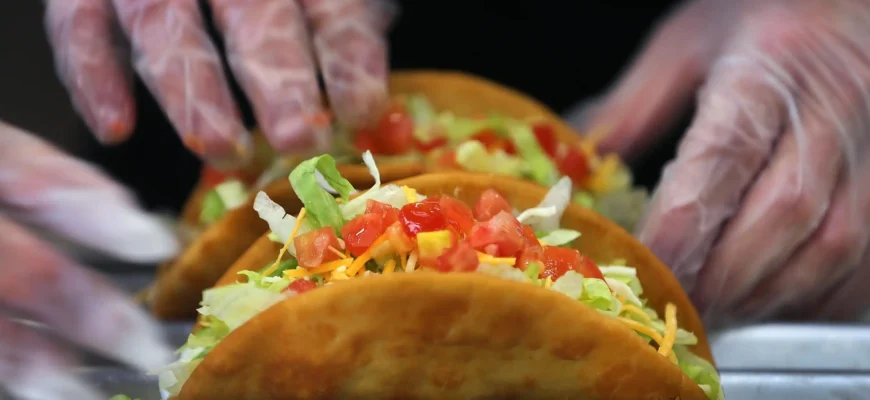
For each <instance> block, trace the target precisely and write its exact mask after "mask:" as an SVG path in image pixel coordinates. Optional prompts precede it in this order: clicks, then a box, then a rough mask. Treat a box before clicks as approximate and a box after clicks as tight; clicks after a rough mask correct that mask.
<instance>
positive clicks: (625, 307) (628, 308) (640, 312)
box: [619, 299, 652, 324]
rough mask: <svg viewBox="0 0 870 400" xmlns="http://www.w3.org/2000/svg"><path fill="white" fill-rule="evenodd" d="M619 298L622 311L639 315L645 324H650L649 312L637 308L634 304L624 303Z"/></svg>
mask: <svg viewBox="0 0 870 400" xmlns="http://www.w3.org/2000/svg"><path fill="white" fill-rule="evenodd" d="M619 300H620V302H622V303H623V304H622V311H625V312H627V313H630V314H632V315H635V316H637V317H639V318H640V319H641V320H642V322H645V323H646V324H652V319H651V318H650V317H649V314H647V313H645V312H644V311H643V310H641V309H640V308H637V306H635V305H634V304H625V302H624V301H622V299H619Z"/></svg>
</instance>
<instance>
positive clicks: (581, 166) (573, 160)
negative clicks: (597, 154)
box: [556, 147, 590, 185]
mask: <svg viewBox="0 0 870 400" xmlns="http://www.w3.org/2000/svg"><path fill="white" fill-rule="evenodd" d="M556 164H557V166H558V168H559V172H561V173H562V175H565V176H567V177H569V178H571V181H573V182H574V183H575V184H578V185H581V184H583V182H585V181H586V179H587V178H588V177H589V172H590V171H589V161H588V160H587V159H586V155H585V154H583V152H581V151H580V150H577V149H574V148H570V147H569V148H568V149H567V151H566V152H565V154H564V155H563V156H562V158H561V159H559V160H558V161H557V162H556Z"/></svg>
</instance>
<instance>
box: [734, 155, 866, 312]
mask: <svg viewBox="0 0 870 400" xmlns="http://www.w3.org/2000/svg"><path fill="white" fill-rule="evenodd" d="M843 178H846V177H841V183H840V184H839V185H838V187H837V189H836V190H835V192H834V196H833V199H832V200H831V209H830V211H829V212H828V214H827V215H826V216H825V219H824V220H823V221H822V224H821V225H820V226H819V229H818V230H816V231H815V232H814V233H813V235H812V236H811V237H810V238H809V240H807V242H806V243H804V244H803V245H802V246H801V248H800V249H799V250H798V251H797V252H795V254H794V255H792V256H791V257H790V258H789V259H788V261H786V262H785V263H784V264H783V267H782V268H781V269H779V270H778V271H777V272H776V273H775V274H772V275H770V276H768V277H766V278H765V279H764V280H762V282H761V283H760V284H759V285H758V286H756V287H755V288H754V289H753V290H752V294H750V295H749V296H748V297H747V299H746V300H745V301H741V302H740V303H741V304H740V305H739V309H738V310H737V315H738V316H739V317H740V318H741V319H759V318H766V317H770V316H773V315H778V314H780V311H783V310H784V309H786V308H788V309H791V310H799V309H802V308H808V306H810V305H811V304H818V303H821V302H824V300H825V298H824V297H823V295H824V294H825V293H826V292H828V291H829V289H830V288H831V287H832V286H833V285H835V284H837V283H838V282H839V281H842V279H843V278H844V277H845V276H847V275H849V274H851V273H852V272H853V271H854V269H855V268H856V267H857V266H858V263H859V262H860V261H861V256H862V255H863V253H864V249H865V248H867V246H868V244H870V231H868V230H867V228H866V227H867V226H870V186H868V185H866V184H865V182H870V159H868V160H867V161H865V165H864V166H863V168H862V170H861V171H860V174H859V176H858V177H855V179H849V178H846V179H843ZM856 201H857V202H856Z"/></svg>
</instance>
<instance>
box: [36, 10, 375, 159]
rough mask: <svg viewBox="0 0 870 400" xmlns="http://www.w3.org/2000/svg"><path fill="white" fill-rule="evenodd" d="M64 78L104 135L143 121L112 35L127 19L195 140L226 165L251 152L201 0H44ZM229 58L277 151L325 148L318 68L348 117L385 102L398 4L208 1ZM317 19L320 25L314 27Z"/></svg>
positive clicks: (136, 58)
mask: <svg viewBox="0 0 870 400" xmlns="http://www.w3.org/2000/svg"><path fill="white" fill-rule="evenodd" d="M45 1H46V2H47V10H46V26H47V30H48V35H49V38H50V41H51V43H52V45H53V48H54V54H55V60H56V64H57V69H58V73H59V75H60V77H61V80H62V81H63V82H64V83H65V85H66V86H67V88H68V90H69V92H70V94H71V96H72V99H73V102H74V104H75V106H76V108H77V109H78V110H79V112H80V114H81V115H82V116H83V117H84V119H85V120H86V121H87V123H88V124H89V126H90V128H91V129H92V131H93V132H95V134H96V135H97V137H98V138H99V139H100V140H101V141H103V142H105V143H116V142H120V141H123V140H125V139H126V138H127V137H128V136H129V135H130V133H131V131H132V128H133V126H134V119H135V115H134V114H135V107H134V104H133V103H134V100H133V96H132V93H131V86H132V85H131V82H132V79H131V74H130V73H129V69H128V68H127V63H126V57H125V56H123V54H124V52H123V51H119V50H120V49H121V48H122V47H121V46H119V45H118V44H117V43H116V41H115V40H114V38H116V37H117V36H118V35H113V33H114V27H115V26H116V16H117V22H119V24H118V25H119V26H120V27H121V30H122V31H123V32H124V33H125V35H126V38H127V39H128V40H127V42H128V43H129V44H130V47H131V49H132V63H133V66H134V67H135V70H136V71H137V72H138V74H139V76H140V77H141V78H142V80H143V81H144V82H145V84H146V85H147V86H148V88H149V90H150V91H151V93H153V95H154V97H155V98H156V99H157V100H158V102H159V103H160V104H161V105H162V107H163V110H164V111H165V112H166V114H167V115H168V117H169V119H170V120H171V121H172V123H173V124H174V126H175V128H176V130H177V131H178V132H179V135H181V138H182V140H183V141H184V143H185V144H186V146H187V147H188V148H190V149H191V150H192V151H194V152H196V153H198V154H199V155H201V156H203V157H204V158H205V159H206V160H209V161H212V162H214V163H215V164H216V165H227V166H231V165H234V164H237V163H238V162H240V161H243V160H245V159H246V158H247V157H250V154H251V151H250V150H251V140H250V136H249V135H248V134H247V132H246V130H245V128H244V126H243V125H242V122H241V119H240V117H239V112H238V109H237V106H236V104H235V102H234V101H233V99H232V97H231V94H230V90H229V86H228V84H227V81H226V77H225V76H224V72H223V69H222V65H221V60H220V55H219V53H218V49H217V48H216V46H215V44H214V43H212V41H211V40H210V39H209V37H208V35H207V33H206V30H205V27H204V21H203V17H202V14H201V12H200V9H199V6H198V1H197V0H45ZM209 3H210V6H211V9H212V14H213V15H214V19H215V22H216V25H217V26H218V28H219V30H220V31H221V33H222V34H223V38H224V40H225V48H226V51H227V59H228V61H229V65H230V67H231V69H232V71H233V73H234V74H235V75H236V77H237V78H238V80H239V82H240V84H241V86H242V88H243V89H244V91H245V93H246V95H247V97H248V98H249V100H250V101H251V104H252V105H253V108H254V112H255V115H256V118H257V121H258V124H259V125H260V127H261V128H262V130H263V131H264V133H265V135H266V137H267V138H268V140H269V142H270V143H271V144H272V146H273V147H274V148H275V149H276V150H278V151H279V152H290V151H303V150H312V149H314V150H320V149H323V148H325V146H327V145H328V144H329V141H330V137H329V134H328V133H329V132H328V129H327V128H325V127H324V126H323V124H322V123H319V122H318V121H322V116H323V106H322V104H323V101H322V99H321V95H320V91H319V88H318V82H317V70H318V68H317V67H318V65H319V67H320V71H321V73H322V75H323V77H324V81H325V84H326V93H327V95H328V96H329V100H330V104H331V108H332V110H333V112H334V113H335V114H336V116H337V117H338V119H339V121H342V122H344V123H354V122H356V121H358V120H359V119H362V118H368V116H369V115H371V114H372V113H374V112H376V110H378V109H379V107H381V106H382V105H383V103H384V102H385V101H386V99H387V84H386V77H387V72H388V68H387V50H386V41H385V38H384V33H385V31H386V29H387V27H388V25H389V22H390V21H391V20H392V13H391V11H392V9H391V8H390V7H388V6H387V5H388V4H391V3H385V2H381V1H377V0H257V1H254V0H210V2H209ZM309 28H310V29H309Z"/></svg>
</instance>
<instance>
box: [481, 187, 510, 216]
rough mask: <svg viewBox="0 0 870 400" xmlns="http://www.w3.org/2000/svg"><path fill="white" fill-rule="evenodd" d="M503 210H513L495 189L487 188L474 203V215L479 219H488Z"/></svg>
mask: <svg viewBox="0 0 870 400" xmlns="http://www.w3.org/2000/svg"><path fill="white" fill-rule="evenodd" d="M502 211H507V212H511V205H510V203H508V201H507V199H505V198H504V196H502V195H501V193H499V192H497V191H496V190H495V189H486V191H484V192H483V193H482V194H481V195H480V198H479V199H477V203H475V204H474V217H475V218H477V220H478V221H487V220H489V219H490V218H492V217H493V216H494V215H496V214H498V213H500V212H502Z"/></svg>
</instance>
